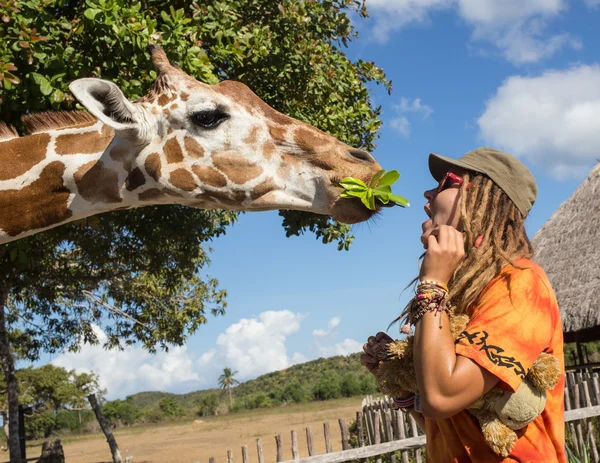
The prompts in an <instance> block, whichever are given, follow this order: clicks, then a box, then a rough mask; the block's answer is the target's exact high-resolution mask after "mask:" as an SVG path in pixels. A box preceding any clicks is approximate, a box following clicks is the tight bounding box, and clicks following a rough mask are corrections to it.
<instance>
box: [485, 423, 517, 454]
mask: <svg viewBox="0 0 600 463" xmlns="http://www.w3.org/2000/svg"><path fill="white" fill-rule="evenodd" d="M481 430H482V431H483V437H484V439H485V441H486V442H487V444H488V445H489V446H490V448H491V449H492V451H493V452H494V453H495V454H496V455H500V456H501V457H507V456H508V455H510V452H512V450H513V449H514V448H515V445H516V443H517V439H518V438H517V435H516V434H515V432H514V431H512V430H510V429H509V428H507V427H506V426H504V424H502V422H501V421H500V420H491V421H489V422H487V423H485V424H483V425H482V426H481Z"/></svg>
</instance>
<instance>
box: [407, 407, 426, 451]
mask: <svg viewBox="0 0 600 463" xmlns="http://www.w3.org/2000/svg"><path fill="white" fill-rule="evenodd" d="M408 420H409V421H410V430H411V432H412V435H413V437H417V436H418V435H419V428H418V427H417V422H416V421H415V419H414V418H413V416H412V415H411V414H410V413H409V414H408ZM421 454H422V452H421V449H417V450H416V451H415V457H416V459H417V463H423V459H422V458H421Z"/></svg>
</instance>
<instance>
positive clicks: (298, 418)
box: [27, 397, 361, 463]
mask: <svg viewBox="0 0 600 463" xmlns="http://www.w3.org/2000/svg"><path fill="white" fill-rule="evenodd" d="M360 403H361V398H360V397H356V398H350V399H340V400H332V401H327V402H314V403H309V404H305V405H292V406H288V407H282V408H277V409H262V410H254V411H252V412H247V413H240V414H234V415H228V416H218V417H210V418H201V419H199V420H197V421H195V422H190V421H187V422H183V423H173V424H168V425H156V426H140V427H132V428H123V429H118V430H116V432H115V437H116V439H117V442H118V444H119V447H120V449H121V455H122V456H123V457H126V456H133V463H194V462H201V463H208V460H209V458H210V457H215V459H216V462H217V463H223V462H226V461H227V450H229V449H231V450H232V451H233V457H234V461H236V462H237V463H241V461H242V450H241V447H242V446H243V445H247V446H248V454H249V460H250V462H251V463H257V462H258V458H257V450H256V440H257V439H262V442H263V453H264V457H265V461H266V462H272V461H275V455H276V447H275V435H276V434H278V433H279V434H281V436H282V439H283V447H284V459H285V460H288V459H289V460H291V458H292V451H291V445H292V444H291V431H292V430H293V429H295V430H296V431H297V433H298V441H299V445H298V447H299V451H300V456H308V451H307V448H306V432H305V428H306V427H307V426H311V427H312V431H313V435H314V443H315V447H316V450H317V453H325V441H324V439H323V422H324V421H329V426H330V430H331V440H332V446H333V451H339V450H341V449H342V445H341V435H340V428H339V425H338V418H344V419H345V420H346V423H348V424H350V422H351V421H352V420H354V419H355V418H356V412H357V411H358V410H359V409H360ZM63 444H64V449H65V457H66V458H65V460H66V463H112V459H111V456H110V451H109V448H108V444H107V443H106V440H105V439H104V436H103V435H101V434H97V435H96V434H95V435H87V436H81V437H72V438H65V439H63ZM39 451H40V448H39V447H36V448H30V449H28V452H27V453H28V456H35V455H37V454H38V453H39Z"/></svg>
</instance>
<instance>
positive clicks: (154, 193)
mask: <svg viewBox="0 0 600 463" xmlns="http://www.w3.org/2000/svg"><path fill="white" fill-rule="evenodd" d="M163 196H165V193H164V192H163V191H161V190H159V189H158V188H150V189H149V190H146V191H144V192H142V193H140V194H139V195H138V198H139V199H140V201H153V200H155V199H158V198H161V197H163Z"/></svg>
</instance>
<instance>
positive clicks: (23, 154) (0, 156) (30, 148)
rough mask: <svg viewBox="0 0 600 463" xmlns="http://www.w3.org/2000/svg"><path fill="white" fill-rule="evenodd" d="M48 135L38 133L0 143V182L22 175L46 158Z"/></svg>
mask: <svg viewBox="0 0 600 463" xmlns="http://www.w3.org/2000/svg"><path fill="white" fill-rule="evenodd" d="M49 143H50V135H48V134H47V133H40V134H38V135H30V136H28V137H23V138H14V139H12V140H10V141H5V142H3V143H0V166H1V167H0V180H10V179H11V178H16V177H18V176H19V175H23V174H24V173H26V172H27V171H28V170H29V169H31V168H32V167H33V166H35V165H36V164H39V163H40V162H42V161H43V160H44V158H45V157H46V150H47V149H48V144H49Z"/></svg>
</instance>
